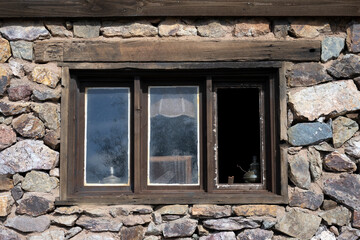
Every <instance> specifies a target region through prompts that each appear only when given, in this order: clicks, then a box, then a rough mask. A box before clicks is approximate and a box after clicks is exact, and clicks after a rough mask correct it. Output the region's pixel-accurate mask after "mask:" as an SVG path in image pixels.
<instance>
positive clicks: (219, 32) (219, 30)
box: [197, 21, 230, 38]
mask: <svg viewBox="0 0 360 240" xmlns="http://www.w3.org/2000/svg"><path fill="white" fill-rule="evenodd" d="M197 30H198V34H199V35H200V36H201V37H211V38H219V37H224V36H226V34H227V33H229V32H230V31H229V29H228V28H227V27H226V26H224V25H222V24H221V23H220V22H218V21H205V22H202V23H199V25H198V26H197Z"/></svg>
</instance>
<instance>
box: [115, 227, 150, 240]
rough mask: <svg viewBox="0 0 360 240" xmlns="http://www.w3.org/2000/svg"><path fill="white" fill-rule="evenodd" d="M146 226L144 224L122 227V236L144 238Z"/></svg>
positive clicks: (136, 239)
mask: <svg viewBox="0 0 360 240" xmlns="http://www.w3.org/2000/svg"><path fill="white" fill-rule="evenodd" d="M144 235H145V228H144V227H142V226H135V227H122V228H121V231H120V236H121V239H122V240H128V239H129V240H143V238H144Z"/></svg>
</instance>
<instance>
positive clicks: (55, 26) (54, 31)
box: [45, 21, 73, 38]
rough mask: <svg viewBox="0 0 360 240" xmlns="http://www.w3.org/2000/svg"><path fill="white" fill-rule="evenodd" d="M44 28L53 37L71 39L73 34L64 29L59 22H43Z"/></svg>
mask: <svg viewBox="0 0 360 240" xmlns="http://www.w3.org/2000/svg"><path fill="white" fill-rule="evenodd" d="M45 26H46V28H47V29H49V31H50V33H51V35H52V36H53V37H67V38H71V37H73V33H72V32H71V31H69V30H67V29H66V27H65V25H64V24H63V22H61V21H51V22H45Z"/></svg>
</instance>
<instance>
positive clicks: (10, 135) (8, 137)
mask: <svg viewBox="0 0 360 240" xmlns="http://www.w3.org/2000/svg"><path fill="white" fill-rule="evenodd" d="M15 142H16V133H15V132H14V130H13V129H12V128H11V127H9V126H6V125H4V124H0V150H3V149H5V148H7V147H10V146H11V145H12V144H13V143H15ZM0 157H1V155H0ZM0 166H1V160H0ZM0 172H1V171H0Z"/></svg>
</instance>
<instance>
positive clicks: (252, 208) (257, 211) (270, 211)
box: [233, 205, 283, 217]
mask: <svg viewBox="0 0 360 240" xmlns="http://www.w3.org/2000/svg"><path fill="white" fill-rule="evenodd" d="M281 209H283V208H281V207H279V206H276V205H240V206H234V207H233V212H234V213H235V214H236V215H237V216H246V217H250V216H273V217H276V216H277V214H278V211H279V210H280V211H281Z"/></svg>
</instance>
